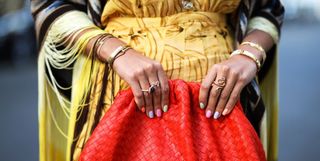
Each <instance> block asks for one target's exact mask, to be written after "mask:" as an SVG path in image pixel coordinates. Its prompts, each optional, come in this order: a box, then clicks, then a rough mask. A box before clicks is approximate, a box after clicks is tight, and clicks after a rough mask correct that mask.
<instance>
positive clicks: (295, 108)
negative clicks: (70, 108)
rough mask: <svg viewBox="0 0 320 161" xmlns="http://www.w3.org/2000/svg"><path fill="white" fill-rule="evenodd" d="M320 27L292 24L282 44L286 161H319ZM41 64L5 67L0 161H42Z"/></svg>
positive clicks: (282, 150)
mask: <svg viewBox="0 0 320 161" xmlns="http://www.w3.org/2000/svg"><path fill="white" fill-rule="evenodd" d="M319 29H320V23H310V22H309V23H303V22H300V23H299V22H295V23H292V22H290V23H287V24H285V25H284V28H283V32H282V37H281V43H280V49H279V51H280V68H279V70H280V73H279V76H280V86H279V90H280V116H279V119H280V121H279V126H280V139H279V143H280V145H279V160H280V161H302V160H305V161H317V160H319V159H318V158H319V157H318V156H319V150H318V147H319V146H320V139H318V137H319V136H320V126H319V125H318V123H319V121H320V117H319V113H320V107H318V106H319V105H320V96H319V91H320V86H319V84H318V83H319V82H320V75H319V69H320V63H319V61H320V53H319V50H318V47H319V46H320V43H319V42H320V30H319ZM37 114H38V113H37V70H36V63H35V61H32V62H30V63H26V64H22V65H19V66H17V65H16V66H12V65H11V66H6V65H4V64H0V161H20V160H23V161H36V160H38V129H37V128H38V122H37Z"/></svg>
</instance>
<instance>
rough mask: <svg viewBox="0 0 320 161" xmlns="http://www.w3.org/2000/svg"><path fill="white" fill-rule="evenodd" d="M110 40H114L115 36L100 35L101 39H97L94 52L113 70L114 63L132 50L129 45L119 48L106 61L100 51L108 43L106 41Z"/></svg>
mask: <svg viewBox="0 0 320 161" xmlns="http://www.w3.org/2000/svg"><path fill="white" fill-rule="evenodd" d="M110 38H114V36H113V35H111V34H108V33H107V34H102V35H99V37H98V38H97V40H96V41H95V43H94V45H93V50H94V52H95V55H96V56H97V57H98V58H99V59H100V60H101V61H104V62H106V63H108V65H109V67H111V68H112V66H113V62H114V61H115V60H116V59H117V58H119V57H120V56H122V55H124V54H125V53H126V51H128V50H129V49H131V47H130V46H128V45H122V46H119V47H118V48H116V49H115V50H114V51H113V52H112V53H111V54H110V56H109V57H108V58H107V59H104V58H102V57H101V54H100V51H101V48H102V46H103V44H104V43H105V42H106V40H108V39H110Z"/></svg>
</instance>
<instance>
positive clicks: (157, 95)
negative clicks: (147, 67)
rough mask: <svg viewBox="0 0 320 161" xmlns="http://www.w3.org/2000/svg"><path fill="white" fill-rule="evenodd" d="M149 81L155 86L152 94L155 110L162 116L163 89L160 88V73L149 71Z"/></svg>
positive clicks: (158, 115)
mask: <svg viewBox="0 0 320 161" xmlns="http://www.w3.org/2000/svg"><path fill="white" fill-rule="evenodd" d="M149 82H150V85H151V86H152V85H154V86H155V88H154V89H155V91H154V92H153V93H152V94H151V95H152V103H153V110H154V112H155V114H156V116H157V117H161V115H162V111H161V89H160V82H159V81H158V75H157V73H156V72H153V73H149Z"/></svg>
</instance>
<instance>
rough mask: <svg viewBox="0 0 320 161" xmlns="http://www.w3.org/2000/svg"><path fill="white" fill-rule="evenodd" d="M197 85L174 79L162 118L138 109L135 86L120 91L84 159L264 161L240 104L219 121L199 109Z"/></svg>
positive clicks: (91, 138) (260, 145)
mask: <svg viewBox="0 0 320 161" xmlns="http://www.w3.org/2000/svg"><path fill="white" fill-rule="evenodd" d="M199 87H200V85H199V84H197V83H186V82H184V81H181V80H175V81H170V107H169V111H168V112H167V113H164V115H163V116H162V118H155V119H150V118H148V117H147V116H146V115H145V114H143V113H142V112H140V111H138V110H137V107H136V105H135V103H134V100H133V94H132V92H131V90H126V91H123V92H120V93H119V94H118V95H117V97H116V99H115V101H114V104H113V105H112V107H111V108H110V109H109V111H108V112H107V113H106V114H105V116H104V117H103V118H102V120H101V121H100V122H99V124H98V126H97V127H96V129H95V130H94V132H93V134H92V136H90V138H89V140H88V142H87V143H86V145H85V147H84V149H83V151H82V153H81V156H80V160H81V161H109V160H114V161H118V160H119V161H137V160H147V161H162V160H170V161H182V160H184V161H196V160H200V161H209V160H210V161H238V160H245V161H264V160H266V158H265V153H264V151H263V148H262V144H261V142H260V140H259V138H258V136H257V134H256V132H255V130H254V129H253V127H252V126H251V124H250V122H249V121H248V120H247V119H246V117H245V115H244V114H243V112H242V109H241V105H240V104H239V103H238V104H237V105H236V107H235V108H234V110H233V111H232V113H231V114H230V115H228V116H227V117H221V118H219V119H218V120H214V119H208V118H206V117H205V114H204V110H201V109H200V107H199V100H198V95H199Z"/></svg>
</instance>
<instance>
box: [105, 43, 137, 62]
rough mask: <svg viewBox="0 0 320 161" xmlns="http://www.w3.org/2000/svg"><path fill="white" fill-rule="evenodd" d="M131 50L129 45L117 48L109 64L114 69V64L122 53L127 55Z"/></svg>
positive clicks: (111, 55) (110, 57)
mask: <svg viewBox="0 0 320 161" xmlns="http://www.w3.org/2000/svg"><path fill="white" fill-rule="evenodd" d="M129 49H131V47H130V46H128V45H121V46H119V47H118V48H116V49H115V50H114V51H113V52H112V53H111V54H110V56H109V57H108V58H107V63H108V64H109V65H110V66H111V67H112V64H113V62H114V60H115V59H116V58H118V57H119V54H120V53H125V52H126V51H128V50H129Z"/></svg>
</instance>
